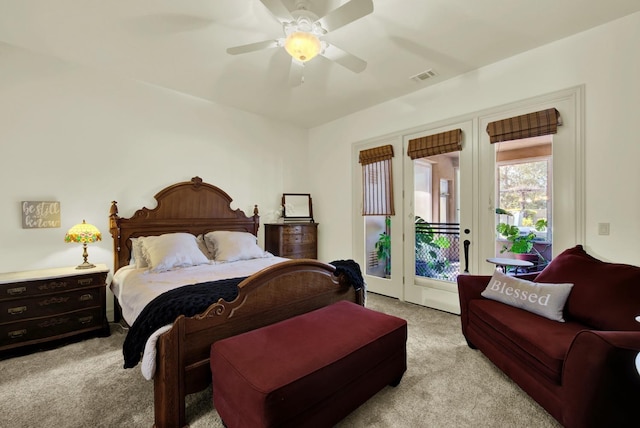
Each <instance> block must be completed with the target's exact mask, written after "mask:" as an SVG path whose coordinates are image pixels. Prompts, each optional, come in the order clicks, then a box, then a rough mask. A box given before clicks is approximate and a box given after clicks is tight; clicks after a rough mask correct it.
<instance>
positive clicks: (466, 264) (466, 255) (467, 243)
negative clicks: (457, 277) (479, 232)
mask: <svg viewBox="0 0 640 428" xmlns="http://www.w3.org/2000/svg"><path fill="white" fill-rule="evenodd" d="M462 244H463V245H464V271H465V273H469V246H470V245H471V241H469V240H468V239H465V240H464V242H463V243H462Z"/></svg>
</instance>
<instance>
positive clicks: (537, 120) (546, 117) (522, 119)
mask: <svg viewBox="0 0 640 428" xmlns="http://www.w3.org/2000/svg"><path fill="white" fill-rule="evenodd" d="M559 125H562V119H561V118H560V113H559V112H558V110H556V109H555V108H549V109H546V110H541V111H537V112H534V113H528V114H523V115H521V116H515V117H510V118H508V119H503V120H497V121H495V122H491V123H489V124H488V125H487V133H488V134H489V139H490V141H491V144H493V143H499V142H501V141H509V140H520V139H522V138H531V137H538V136H540V135H549V134H555V133H557V132H558V126H559Z"/></svg>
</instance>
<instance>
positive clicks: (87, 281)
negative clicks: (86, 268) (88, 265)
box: [78, 278, 93, 285]
mask: <svg viewBox="0 0 640 428" xmlns="http://www.w3.org/2000/svg"><path fill="white" fill-rule="evenodd" d="M92 282H93V278H82V279H79V280H78V284H79V285H89V284H91V283H92Z"/></svg>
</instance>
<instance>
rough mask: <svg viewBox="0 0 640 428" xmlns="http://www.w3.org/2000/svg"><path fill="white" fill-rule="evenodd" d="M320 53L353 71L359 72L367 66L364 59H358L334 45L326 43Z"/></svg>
mask: <svg viewBox="0 0 640 428" xmlns="http://www.w3.org/2000/svg"><path fill="white" fill-rule="evenodd" d="M321 55H322V56H324V57H325V58H328V59H330V60H331V61H335V62H337V63H338V64H340V65H341V66H343V67H345V68H347V69H349V70H351V71H353V72H354V73H360V72H362V71H364V69H365V68H367V62H366V61H365V60H363V59H360V58H358V57H357V56H355V55H352V54H350V53H349V52H345V51H343V50H342V49H340V48H339V47H337V46H335V45H328V46H327V47H326V49H325V50H324V52H323V53H322V54H321Z"/></svg>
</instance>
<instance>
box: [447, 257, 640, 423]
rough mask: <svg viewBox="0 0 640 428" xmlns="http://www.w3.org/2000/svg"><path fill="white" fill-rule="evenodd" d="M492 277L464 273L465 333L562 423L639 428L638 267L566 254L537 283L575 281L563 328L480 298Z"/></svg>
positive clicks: (461, 284)
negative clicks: (636, 364)
mask: <svg viewBox="0 0 640 428" xmlns="http://www.w3.org/2000/svg"><path fill="white" fill-rule="evenodd" d="M490 279H491V277H490V276H476V275H460V276H459V277H458V292H459V298H460V308H461V321H462V333H463V335H464V337H465V338H466V340H467V343H468V344H469V346H470V347H471V348H473V349H476V348H477V349H479V350H480V351H481V352H482V353H483V354H484V355H485V356H486V357H487V358H489V360H491V361H492V362H493V363H494V364H495V365H496V366H497V367H498V368H500V369H501V370H502V371H503V372H504V373H505V374H507V375H508V376H509V377H510V378H511V379H512V380H513V381H514V382H515V383H517V384H518V385H519V386H520V387H521V388H522V389H523V390H524V391H525V392H527V394H529V395H530V396H531V397H532V398H533V399H534V400H536V401H537V402H538V403H539V404H540V405H541V406H542V407H544V408H545V409H546V410H547V411H548V412H549V413H550V414H551V415H552V416H553V417H554V418H556V419H557V420H558V421H559V422H560V423H561V424H562V425H564V426H565V427H568V428H578V427H580V428H582V427H604V426H608V427H627V426H629V427H631V426H633V427H638V426H640V375H639V373H638V372H637V370H636V366H635V358H636V356H637V355H638V353H639V352H640V322H637V321H635V317H636V316H638V315H640V267H637V266H631V265H624V264H615V263H606V262H603V261H600V260H598V259H596V258H594V257H592V256H590V255H588V254H587V253H586V252H585V251H584V249H583V248H582V246H580V245H578V246H576V247H574V248H571V249H568V250H566V251H564V252H563V253H562V254H560V255H558V256H557V257H556V258H555V259H553V261H552V262H551V263H550V264H549V265H548V266H547V267H546V268H545V269H544V270H543V271H542V272H540V273H539V274H537V276H536V275H530V276H529V277H528V278H526V279H529V280H532V281H534V282H536V283H547V284H556V283H572V284H573V287H572V289H571V292H570V294H569V296H568V299H567V300H566V304H565V306H564V313H563V316H564V319H565V320H566V321H565V322H559V321H554V320H551V319H547V318H545V317H543V316H540V315H536V314H534V313H532V312H528V311H527V310H524V309H520V308H517V307H514V306H510V305H507V304H505V303H501V302H499V301H496V300H491V299H488V298H485V297H483V296H482V295H481V293H482V292H483V290H485V288H486V287H487V284H488V283H489V281H490Z"/></svg>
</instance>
